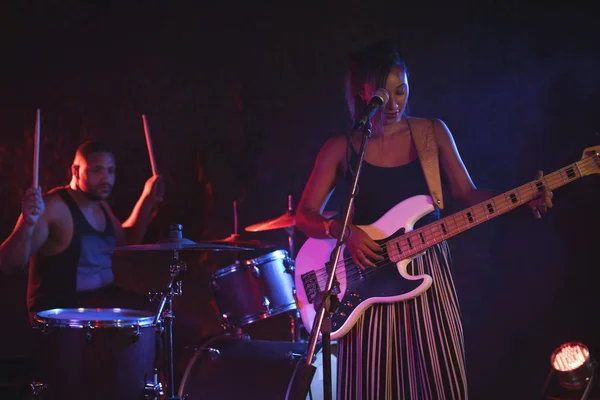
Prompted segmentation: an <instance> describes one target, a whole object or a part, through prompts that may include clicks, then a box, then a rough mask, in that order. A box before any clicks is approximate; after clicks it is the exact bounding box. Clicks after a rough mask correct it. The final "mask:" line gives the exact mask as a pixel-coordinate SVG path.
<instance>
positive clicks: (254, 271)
mask: <svg viewBox="0 0 600 400" xmlns="http://www.w3.org/2000/svg"><path fill="white" fill-rule="evenodd" d="M252 275H254V277H255V278H257V279H258V278H260V269H259V268H258V267H257V266H256V265H255V266H253V267H252Z"/></svg>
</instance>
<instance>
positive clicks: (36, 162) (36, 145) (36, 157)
mask: <svg viewBox="0 0 600 400" xmlns="http://www.w3.org/2000/svg"><path fill="white" fill-rule="evenodd" d="M39 169H40V109H39V108H38V109H37V117H36V120H35V135H34V138H33V187H34V188H36V189H37V188H38V186H39Z"/></svg>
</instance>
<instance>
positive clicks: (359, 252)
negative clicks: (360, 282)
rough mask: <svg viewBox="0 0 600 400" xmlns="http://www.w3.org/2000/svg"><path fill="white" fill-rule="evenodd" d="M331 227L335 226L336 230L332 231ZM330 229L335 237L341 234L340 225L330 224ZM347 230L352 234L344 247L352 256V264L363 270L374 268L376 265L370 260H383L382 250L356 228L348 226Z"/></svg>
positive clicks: (336, 223) (363, 232) (337, 223)
mask: <svg viewBox="0 0 600 400" xmlns="http://www.w3.org/2000/svg"><path fill="white" fill-rule="evenodd" d="M333 225H337V226H336V228H337V229H334V226H333ZM331 228H332V229H331V231H332V232H331V233H332V234H333V235H334V236H335V237H337V235H339V234H340V233H341V230H342V226H341V223H339V222H337V221H336V222H335V223H333V224H332V227H331ZM349 228H350V229H351V231H352V233H351V234H350V237H349V238H348V239H346V241H345V242H344V245H345V246H346V248H347V249H348V251H349V252H350V254H351V255H352V259H353V260H354V263H355V264H356V265H357V266H358V267H359V268H361V269H365V268H366V267H367V266H370V267H375V266H376V265H375V264H374V263H373V261H371V260H374V261H379V260H383V259H384V257H383V256H382V255H381V253H382V252H383V249H382V248H381V246H379V245H378V244H377V243H375V241H374V240H373V239H371V238H370V237H369V235H368V234H367V233H366V232H365V231H363V230H362V229H360V228H359V227H358V226H356V225H352V224H350V226H349ZM378 253H379V254H378Z"/></svg>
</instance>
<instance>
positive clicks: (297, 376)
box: [286, 120, 372, 400]
mask: <svg viewBox="0 0 600 400" xmlns="http://www.w3.org/2000/svg"><path fill="white" fill-rule="evenodd" d="M359 129H362V130H363V137H362V143H361V145H360V151H359V159H358V163H357V166H356V174H355V175H354V181H353V182H352V190H351V192H350V196H349V198H348V205H347V207H346V210H345V213H344V220H343V223H342V232H341V233H340V236H339V237H338V238H337V243H336V245H335V248H334V249H333V251H332V253H331V258H330V269H329V274H328V276H327V285H326V287H325V290H323V291H322V292H319V294H318V295H317V296H316V297H315V299H314V300H313V304H315V305H318V307H317V309H316V311H317V313H316V315H315V319H314V323H313V327H312V330H311V333H310V341H309V343H308V350H307V354H306V355H305V356H304V357H303V358H302V360H300V361H299V362H298V364H297V365H296V368H295V369H294V373H293V374H292V378H291V380H290V384H289V385H288V391H287V394H286V400H305V399H306V396H307V395H308V391H309V389H310V384H311V382H312V379H313V376H314V374H315V370H316V367H315V366H313V365H312V362H313V358H314V354H315V349H316V346H317V339H318V337H319V333H320V334H321V336H322V340H321V345H322V348H323V398H324V399H325V400H332V391H333V390H332V389H333V388H332V379H331V315H332V314H333V313H335V312H336V311H337V308H338V305H339V299H338V297H337V295H336V294H335V293H333V291H332V288H333V282H334V279H335V273H336V270H337V265H338V262H339V259H340V254H341V250H342V244H343V243H344V240H345V239H344V237H345V236H346V231H347V229H348V221H349V219H350V210H352V205H353V204H354V198H355V197H356V194H357V188H358V179H359V176H360V171H361V169H362V164H363V161H364V158H365V150H366V148H367V143H368V141H369V139H370V138H371V129H372V125H371V122H370V121H368V120H367V121H366V122H362V121H361V122H360V123H359V124H357V126H356V127H354V128H353V129H352V131H351V132H350V134H349V135H348V140H350V138H351V137H352V133H354V132H356V131H358V130H359Z"/></svg>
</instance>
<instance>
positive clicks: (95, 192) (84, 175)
mask: <svg viewBox="0 0 600 400" xmlns="http://www.w3.org/2000/svg"><path fill="white" fill-rule="evenodd" d="M115 169H116V167H115V159H114V157H113V155H112V154H110V153H91V154H89V155H88V157H87V160H85V161H84V162H83V163H82V165H81V167H80V174H79V187H80V189H81V190H82V191H83V192H85V193H87V194H88V195H89V196H91V197H92V198H95V199H97V200H105V199H106V198H108V196H110V193H111V192H112V188H113V186H114V184H115Z"/></svg>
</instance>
